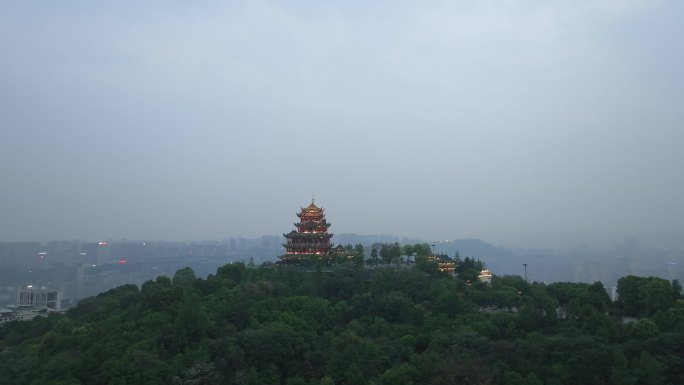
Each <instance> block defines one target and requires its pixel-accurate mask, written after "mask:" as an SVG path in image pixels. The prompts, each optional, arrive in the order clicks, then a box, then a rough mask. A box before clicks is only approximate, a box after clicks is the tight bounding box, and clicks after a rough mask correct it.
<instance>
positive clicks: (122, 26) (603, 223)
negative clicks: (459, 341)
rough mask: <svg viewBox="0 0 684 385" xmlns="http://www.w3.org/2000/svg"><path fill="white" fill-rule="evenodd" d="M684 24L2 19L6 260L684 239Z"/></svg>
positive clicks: (66, 8)
mask: <svg viewBox="0 0 684 385" xmlns="http://www.w3.org/2000/svg"><path fill="white" fill-rule="evenodd" d="M682 16H684V2H682V1H678V0H672V1H658V0H643V1H641V0H577V1H570V0H568V1H533V0H529V1H526V0H520V1H513V0H510V1H506V0H498V1H466V0H464V1H443V2H435V1H418V2H403V1H378V2H355V1H352V2H341V1H293V2H275V1H274V2H270V1H244V2H242V1H231V2H220V1H197V2H185V1H158V2H153V1H111V2H93V1H60V2H54V1H2V2H0V52H2V54H1V55H2V56H1V58H2V60H0V181H1V182H0V183H1V191H0V194H1V195H0V240H5V241H10V240H50V239H90V240H97V239H108V238H110V239H111V238H124V237H125V238H133V239H166V240H202V239H221V238H225V237H228V236H231V235H232V236H244V237H253V236H259V235H261V234H278V233H283V232H288V231H290V230H291V229H292V223H293V222H294V221H295V219H296V217H295V213H296V212H297V211H298V210H299V207H300V206H305V205H307V204H308V203H309V202H310V199H311V196H312V195H315V196H316V202H317V203H318V204H319V205H321V206H323V207H325V208H326V211H327V213H328V219H329V220H330V221H331V222H332V224H333V227H332V228H331V230H332V231H333V232H337V233H346V232H356V233H372V234H378V233H385V234H394V235H400V236H409V237H422V238H426V239H447V238H466V237H479V238H482V239H485V240H488V241H490V242H494V243H501V242H502V243H504V244H506V243H509V244H516V243H520V242H521V240H522V239H526V238H525V237H527V238H529V237H530V236H536V235H538V236H539V237H540V238H544V237H555V236H559V235H563V234H567V235H568V236H570V235H573V234H574V235H577V234H584V235H585V236H588V237H591V236H598V235H601V234H613V235H619V236H622V235H624V236H631V235H635V234H642V233H651V234H654V233H668V234H673V233H674V234H677V233H679V234H681V233H682V232H684V205H683V204H682V203H683V202H682V199H683V198H682V197H684V172H683V171H682V165H684V155H683V151H682V146H683V144H684V127H683V125H682V121H683V119H682V118H683V117H684V70H683V69H684V60H683V58H684V48H683V47H684V45H682V44H683V43H682V36H684V23H682V22H681V20H682Z"/></svg>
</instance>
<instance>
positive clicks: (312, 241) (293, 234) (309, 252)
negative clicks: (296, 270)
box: [278, 198, 333, 265]
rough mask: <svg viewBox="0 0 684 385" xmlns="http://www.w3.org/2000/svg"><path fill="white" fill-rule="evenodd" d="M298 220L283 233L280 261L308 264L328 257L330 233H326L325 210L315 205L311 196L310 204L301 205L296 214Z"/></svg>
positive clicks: (282, 262)
mask: <svg viewBox="0 0 684 385" xmlns="http://www.w3.org/2000/svg"><path fill="white" fill-rule="evenodd" d="M297 217H299V222H297V223H295V224H294V226H295V229H296V230H292V231H290V232H289V233H287V234H283V235H284V236H285V238H286V239H287V243H284V244H283V246H285V250H286V252H285V254H284V255H281V256H280V257H278V258H280V263H281V264H284V265H289V264H308V263H310V262H313V261H317V260H324V259H326V260H327V259H329V258H330V251H331V249H332V243H330V238H332V236H333V235H332V234H331V233H328V227H330V223H328V222H327V221H326V220H325V210H324V209H323V208H322V207H318V206H316V204H315V203H314V200H313V198H312V199H311V204H310V205H309V206H307V207H303V208H302V211H301V212H299V213H298V214H297Z"/></svg>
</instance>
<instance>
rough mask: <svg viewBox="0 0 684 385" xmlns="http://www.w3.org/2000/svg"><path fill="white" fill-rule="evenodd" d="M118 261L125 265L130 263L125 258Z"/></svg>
mask: <svg viewBox="0 0 684 385" xmlns="http://www.w3.org/2000/svg"><path fill="white" fill-rule="evenodd" d="M117 263H118V264H119V265H123V264H124V263H128V261H127V260H125V259H119V260H118V261H117Z"/></svg>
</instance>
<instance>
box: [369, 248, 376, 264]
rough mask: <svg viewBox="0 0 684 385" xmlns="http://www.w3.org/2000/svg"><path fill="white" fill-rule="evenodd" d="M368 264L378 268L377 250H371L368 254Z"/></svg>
mask: <svg viewBox="0 0 684 385" xmlns="http://www.w3.org/2000/svg"><path fill="white" fill-rule="evenodd" d="M370 262H371V263H372V264H373V266H375V267H378V249H376V248H373V249H372V250H371V254H370Z"/></svg>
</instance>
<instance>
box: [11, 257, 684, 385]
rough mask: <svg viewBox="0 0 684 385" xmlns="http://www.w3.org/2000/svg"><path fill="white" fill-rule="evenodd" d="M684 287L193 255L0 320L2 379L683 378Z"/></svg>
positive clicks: (314, 384) (356, 383) (298, 382)
mask: <svg viewBox="0 0 684 385" xmlns="http://www.w3.org/2000/svg"><path fill="white" fill-rule="evenodd" d="M679 292H680V287H679V286H678V284H676V283H675V284H674V285H672V284H670V283H669V282H668V281H664V280H661V279H658V278H637V277H625V278H623V279H621V280H620V294H621V295H622V302H620V303H611V302H610V300H609V298H608V296H607V295H606V294H605V292H604V290H603V287H602V285H601V284H600V283H596V284H593V285H588V284H572V283H556V284H551V285H537V284H527V283H526V282H525V281H524V280H522V279H521V278H519V277H494V280H493V282H492V285H491V287H488V286H484V285H481V284H479V283H477V282H475V283H472V284H468V282H466V281H464V280H461V279H458V278H456V279H455V278H451V277H447V276H442V275H440V274H439V273H437V272H430V271H427V272H426V271H421V270H419V269H404V270H393V269H389V268H388V269H379V270H376V271H374V272H368V271H363V270H354V269H351V268H350V269H347V270H345V269H341V270H336V271H334V272H332V273H324V272H304V271H295V270H293V269H276V268H265V267H262V268H254V269H248V268H246V267H245V266H244V265H242V264H231V265H226V266H223V267H221V268H219V269H218V271H217V273H216V275H210V276H209V277H208V278H207V279H198V278H196V277H195V275H194V273H193V272H192V271H191V270H190V269H183V270H179V271H178V272H177V273H176V275H175V276H174V277H173V279H170V278H167V277H159V278H157V279H156V281H148V282H146V283H145V284H144V285H142V287H141V288H140V289H138V288H137V287H136V286H132V285H129V286H122V287H119V288H117V289H114V290H111V291H109V292H107V293H104V294H101V295H99V296H97V297H94V298H89V299H86V300H84V301H82V302H81V303H80V304H79V305H78V306H77V307H75V308H73V309H71V310H69V311H68V312H67V313H66V314H64V315H56V316H51V317H49V318H46V319H36V320H33V321H30V322H14V323H10V324H6V325H4V326H3V327H0V383H1V384H125V385H131V384H145V385H152V384H286V385H304V384H307V385H318V384H349V385H352V384H353V385H363V384H383V385H390V384H508V385H515V384H572V385H576V384H684V361H683V357H684V302H683V300H682V299H680V293H679ZM558 309H560V311H557V310H558ZM623 315H628V316H634V317H635V318H638V321H636V322H634V323H630V324H624V323H623V321H622V316H623ZM561 316H562V317H561Z"/></svg>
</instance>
